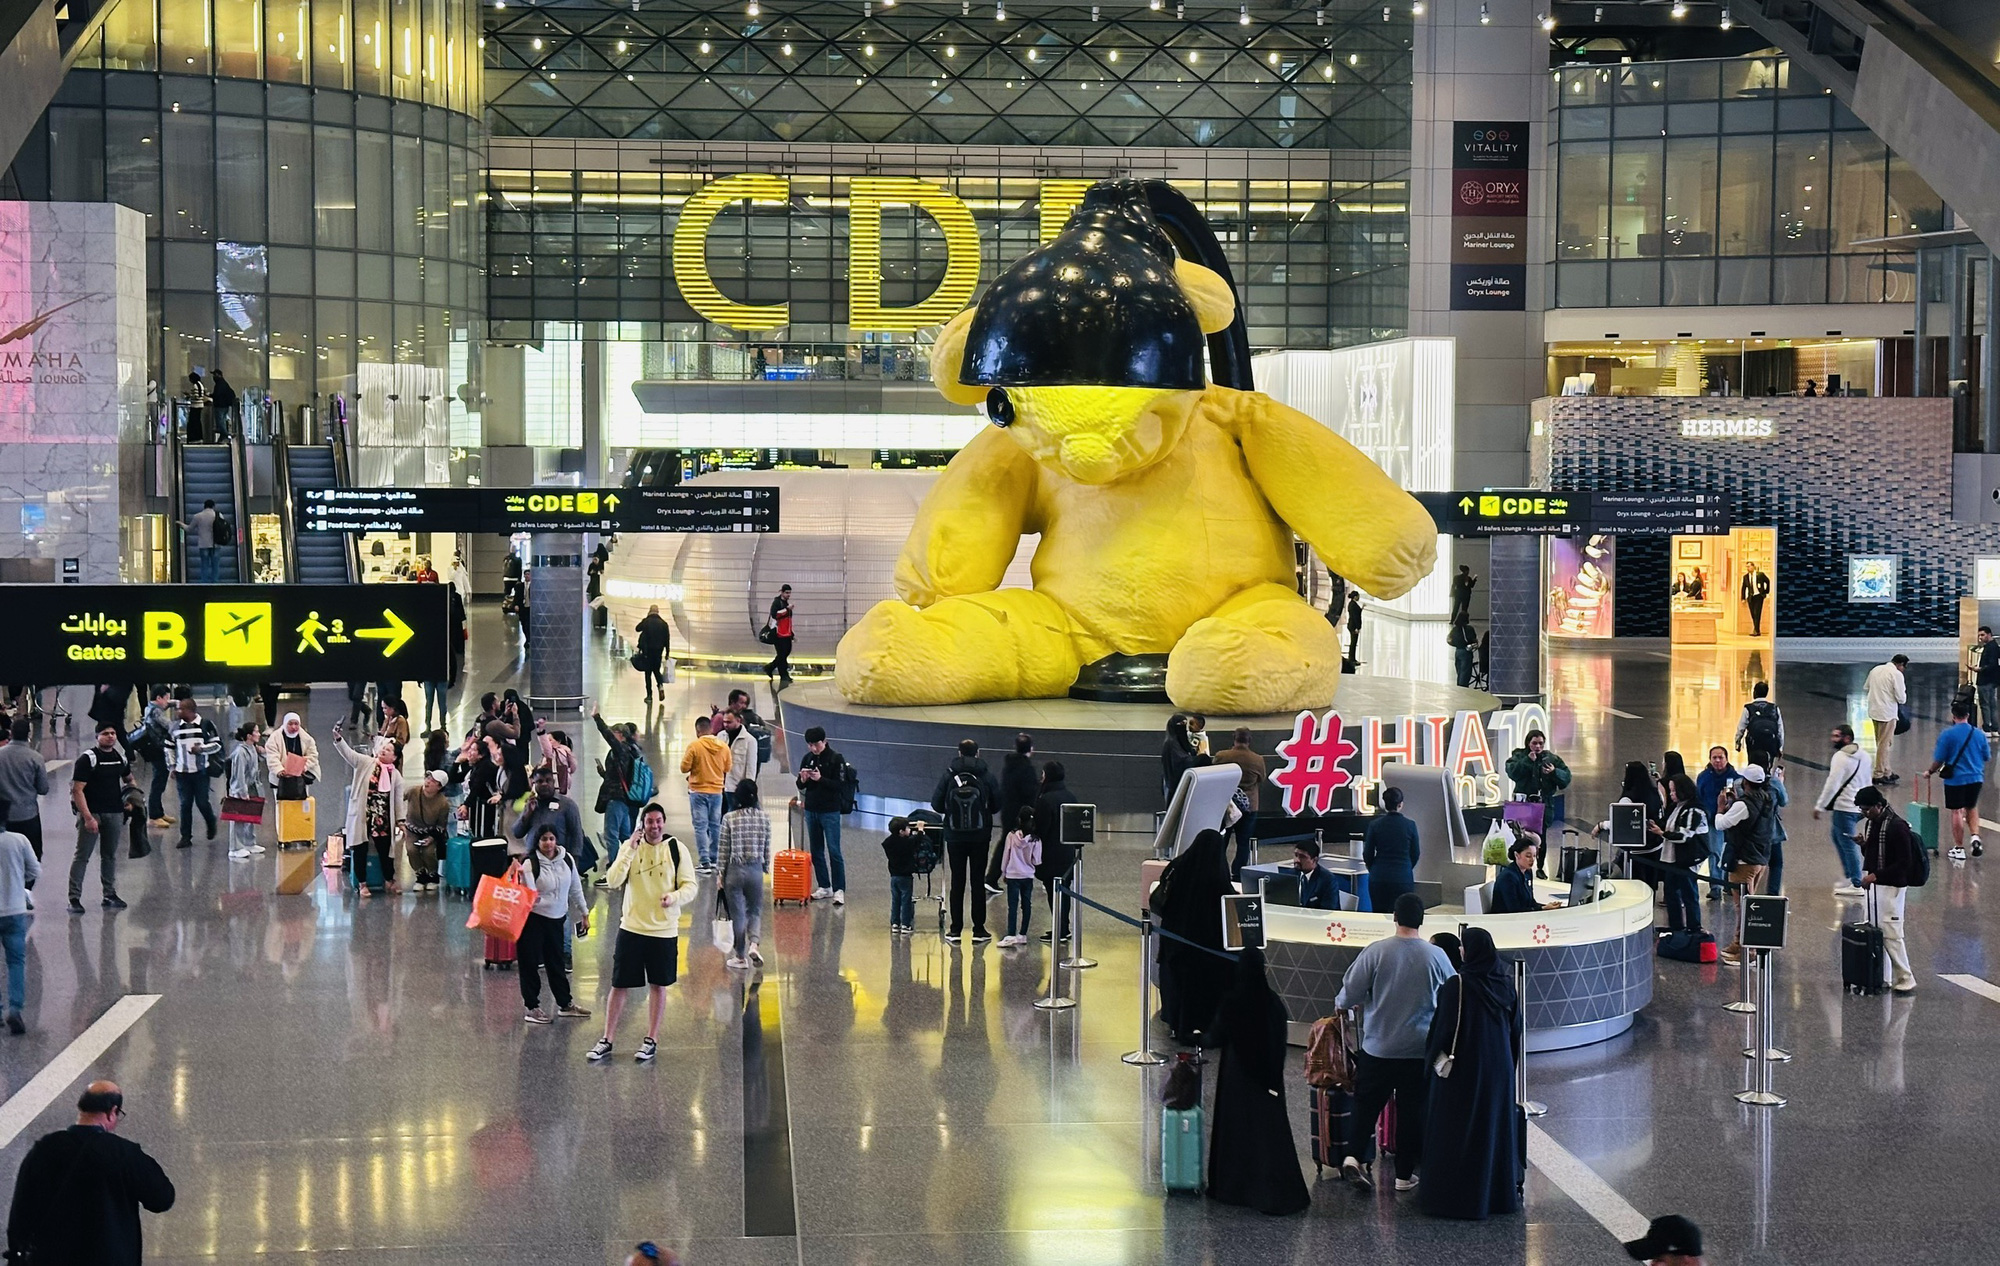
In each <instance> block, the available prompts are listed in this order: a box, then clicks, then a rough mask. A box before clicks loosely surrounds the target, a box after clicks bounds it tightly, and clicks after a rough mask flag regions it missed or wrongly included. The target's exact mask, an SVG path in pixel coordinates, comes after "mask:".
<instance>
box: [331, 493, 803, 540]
mask: <svg viewBox="0 0 2000 1266" xmlns="http://www.w3.org/2000/svg"><path fill="white" fill-rule="evenodd" d="M292 498H293V500H292V518H293V522H295V523H296V524H297V525H298V528H299V530H300V531H301V532H499V533H504V534H509V535H511V534H512V533H515V532H586V531H588V532H775V531H777V530H778V490H777V489H776V488H759V487H751V488H723V487H714V486H710V485H707V484H680V485H677V486H675V487H672V488H564V487H544V488H301V489H297V490H296V491H294V492H293V493H292Z"/></svg>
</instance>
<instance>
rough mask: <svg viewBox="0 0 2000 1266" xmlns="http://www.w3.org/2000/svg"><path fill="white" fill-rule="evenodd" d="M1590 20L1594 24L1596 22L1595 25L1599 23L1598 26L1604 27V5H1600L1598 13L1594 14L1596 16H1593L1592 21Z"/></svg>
mask: <svg viewBox="0 0 2000 1266" xmlns="http://www.w3.org/2000/svg"><path fill="white" fill-rule="evenodd" d="M1590 20H1591V21H1592V22H1595V23H1597V24H1598V25H1599V26H1602V25H1604V6H1603V5H1601V4H1600V5H1598V6H1597V11H1596V13H1594V14H1593V15H1592V16H1591V19H1590Z"/></svg>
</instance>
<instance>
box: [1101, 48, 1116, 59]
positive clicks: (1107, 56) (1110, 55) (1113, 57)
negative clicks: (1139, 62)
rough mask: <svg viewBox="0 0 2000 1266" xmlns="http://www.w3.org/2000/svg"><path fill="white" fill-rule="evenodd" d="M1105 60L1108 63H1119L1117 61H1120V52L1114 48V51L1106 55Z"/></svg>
mask: <svg viewBox="0 0 2000 1266" xmlns="http://www.w3.org/2000/svg"><path fill="white" fill-rule="evenodd" d="M1104 60H1106V61H1110V62H1115V61H1117V60H1118V50H1117V49H1115V48H1114V49H1112V50H1111V51H1110V52H1109V53H1106V54H1105V56H1104Z"/></svg>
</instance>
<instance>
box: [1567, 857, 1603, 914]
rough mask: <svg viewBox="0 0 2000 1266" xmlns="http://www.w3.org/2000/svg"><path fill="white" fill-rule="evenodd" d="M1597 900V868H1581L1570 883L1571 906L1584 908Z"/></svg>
mask: <svg viewBox="0 0 2000 1266" xmlns="http://www.w3.org/2000/svg"><path fill="white" fill-rule="evenodd" d="M1595 900H1597V867H1595V866H1582V867H1579V868H1578V869H1577V872H1576V877H1575V878H1574V879H1572V880H1570V881H1569V904H1571V905H1572V906H1584V905H1589V904H1590V903H1591V902H1593V901H1595Z"/></svg>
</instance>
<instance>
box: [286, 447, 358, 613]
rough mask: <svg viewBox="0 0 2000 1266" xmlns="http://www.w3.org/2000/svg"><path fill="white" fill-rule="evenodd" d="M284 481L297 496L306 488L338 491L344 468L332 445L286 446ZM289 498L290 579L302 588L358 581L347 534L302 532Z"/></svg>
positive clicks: (287, 513) (288, 573) (288, 576)
mask: <svg viewBox="0 0 2000 1266" xmlns="http://www.w3.org/2000/svg"><path fill="white" fill-rule="evenodd" d="M282 451H283V453H284V463H285V474H284V478H285V481H286V483H287V485H288V486H289V489H290V490H291V491H292V492H294V493H296V492H297V491H298V490H300V489H303V488H338V487H340V486H341V481H340V467H339V464H338V463H337V462H336V461H335V457H334V447H333V445H331V444H286V445H283V446H282ZM292 500H293V499H292V498H287V507H286V512H285V515H284V519H285V555H286V560H287V562H288V563H289V564H290V565H289V567H288V568H287V576H286V579H287V580H289V581H291V582H292V583H293V584H300V585H345V584H351V583H352V582H353V580H354V548H353V545H352V544H351V543H350V542H349V540H348V537H347V534H346V533H344V532H300V531H298V530H297V526H296V525H295V524H294V523H293V522H292V516H291V513H290V503H291V501H292Z"/></svg>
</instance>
